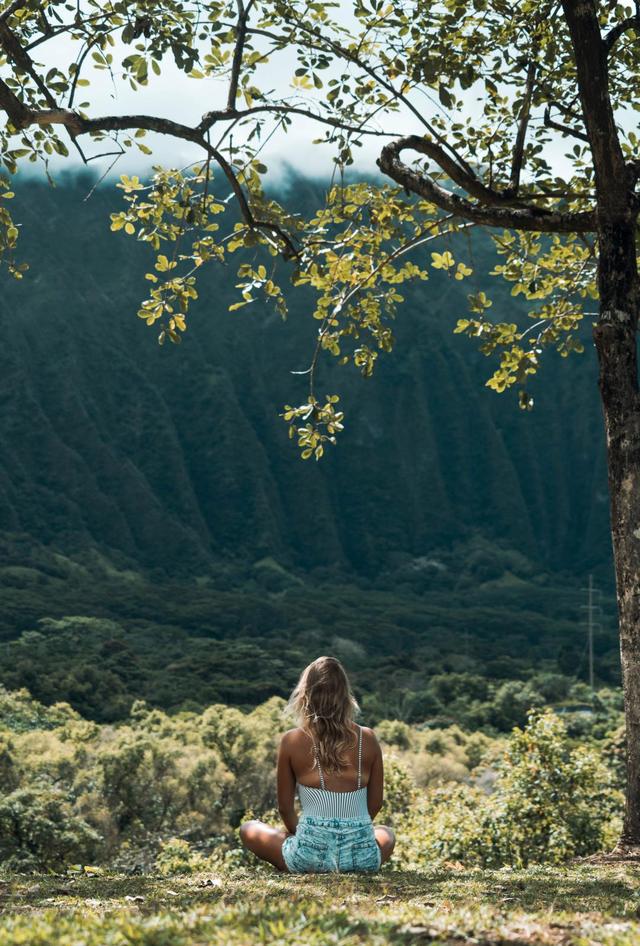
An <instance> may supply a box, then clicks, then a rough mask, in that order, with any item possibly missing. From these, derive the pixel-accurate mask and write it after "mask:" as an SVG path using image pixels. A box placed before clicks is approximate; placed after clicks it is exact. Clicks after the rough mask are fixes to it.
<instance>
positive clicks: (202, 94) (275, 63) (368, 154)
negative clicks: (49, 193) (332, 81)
mask: <svg viewBox="0 0 640 946" xmlns="http://www.w3.org/2000/svg"><path fill="white" fill-rule="evenodd" d="M78 50H79V44H77V43H75V42H73V41H71V40H69V39H68V38H66V37H61V38H57V39H55V40H53V41H50V42H48V43H46V44H44V45H43V46H41V47H39V49H38V50H36V52H37V54H38V55H37V57H36V58H38V59H40V60H41V61H42V62H43V65H44V69H45V70H46V69H48V68H50V67H51V66H52V65H58V66H60V67H61V68H64V70H65V71H66V70H67V69H68V64H69V63H70V62H72V61H73V60H74V59H75V58H76V55H77V53H78ZM111 51H112V52H113V53H114V60H115V62H116V63H117V62H118V60H119V58H121V56H122V53H121V47H116V48H115V49H113V50H111ZM45 57H46V58H45ZM296 64H297V63H296V59H295V56H294V55H293V54H292V53H288V52H286V51H284V52H279V53H278V54H277V56H275V57H274V58H273V60H272V62H271V63H269V64H268V65H267V66H265V67H263V69H262V72H261V73H260V76H259V81H258V84H259V85H260V86H261V87H262V88H263V89H270V88H275V89H277V90H278V93H279V94H284V95H287V94H289V95H292V96H293V95H295V90H294V89H293V88H292V87H291V86H290V82H291V78H292V76H293V72H294V69H295V68H296ZM83 75H86V77H87V78H89V79H90V81H91V86H90V87H89V88H87V89H80V90H78V91H79V93H82V94H79V95H78V97H77V102H81V101H82V100H83V99H88V100H90V103H91V105H90V108H89V109H88V111H89V114H90V115H91V116H92V117H93V116H99V115H103V114H119V115H125V114H130V113H138V114H139V113H144V114H147V115H159V116H162V117H166V118H172V119H174V120H176V121H180V122H183V123H185V124H197V123H198V121H199V120H200V118H201V117H202V115H203V113H204V112H206V111H208V110H210V109H213V108H221V107H223V106H224V104H225V100H226V92H227V85H226V82H223V81H221V80H216V79H201V80H194V79H189V78H188V77H187V76H186V75H185V74H184V73H183V72H181V71H180V70H179V69H177V68H176V66H175V65H174V64H173V61H172V59H171V57H170V56H168V57H167V58H166V59H165V61H164V63H163V64H162V75H161V76H159V77H156V76H155V75H151V76H150V78H149V85H148V86H143V87H140V88H139V89H138V91H137V92H134V91H133V90H132V89H131V87H130V86H129V83H128V82H123V81H118V82H117V85H116V86H114V83H113V82H112V80H111V78H110V76H109V74H108V73H107V72H106V71H98V70H95V69H90V70H88V71H87V72H86V73H83ZM326 75H327V73H325V76H326ZM84 93H86V94H84ZM419 104H420V107H421V108H424V109H425V111H426V114H427V116H428V115H429V114H433V111H434V109H435V108H437V107H438V106H437V103H435V104H431V103H430V102H428V101H426V99H423V98H422V97H421V98H420V99H419ZM465 105H466V109H467V111H468V113H469V114H471V115H473V114H474V112H477V104H476V101H475V98H474V94H473V93H467V95H466V98H465ZM389 121H390V122H391V121H393V127H391V128H389V129H388V130H392V131H394V132H396V131H397V132H398V134H407V133H416V132H417V133H420V131H421V129H420V128H419V127H417V126H416V120H415V119H414V118H412V117H411V116H405V117H404V118H403V117H398V118H393V119H389ZM322 135H323V128H322V126H321V125H320V124H318V123H315V122H312V121H310V120H305V119H302V118H301V119H298V118H295V120H294V123H293V125H292V126H291V129H290V130H289V131H288V132H287V133H286V134H284V133H282V132H279V133H276V134H275V135H274V137H273V138H272V139H271V140H270V141H269V143H268V145H267V147H266V148H265V150H264V151H263V153H262V154H261V160H262V161H263V162H264V163H266V164H267V165H268V167H269V172H270V174H269V176H270V179H271V180H272V181H274V182H277V181H278V180H280V179H282V175H283V173H286V169H287V167H292V168H295V169H296V170H297V171H298V172H302V173H303V174H305V175H308V176H310V177H316V178H319V179H320V180H323V179H326V180H327V181H328V180H329V179H330V177H331V175H332V173H333V169H334V165H333V162H332V154H333V150H332V148H331V147H329V146H327V145H313V144H312V141H313V139H314V138H318V137H322ZM81 140H82V139H81ZM212 140H213V138H212ZM82 142H83V148H84V149H85V151H86V153H87V156H91V155H97V154H99V153H101V152H103V151H105V150H115V149H114V148H113V146H111V147H105V143H96V142H91V141H90V140H89V139H88V138H86V139H84V140H82ZM144 143H145V144H146V145H147V146H148V147H151V148H152V149H153V155H152V156H145V155H143V154H142V153H141V152H139V151H138V149H137V148H132V149H130V150H128V151H127V152H126V153H125V154H124V155H122V157H120V158H119V159H118V160H117V162H116V164H115V165H114V167H113V169H112V171H111V174H110V176H112V177H117V176H119V175H120V174H133V173H137V174H140V175H141V176H142V175H143V174H144V172H145V171H147V170H148V169H150V167H151V165H152V164H162V165H164V166H168V167H184V166H186V165H188V164H190V163H192V162H193V163H195V162H197V161H198V160H200V159H201V156H202V152H201V151H200V150H199V149H198V148H197V147H196V146H194V145H189V144H188V143H187V142H184V141H181V140H178V139H173V138H168V137H166V136H162V135H154V134H151V133H148V134H147V137H146V138H145V139H144ZM381 143H382V142H381V139H379V138H373V137H370V138H365V139H364V146H363V147H362V148H360V149H358V150H357V156H358V157H357V168H358V171H362V172H363V173H366V174H370V173H374V172H375V171H376V165H375V160H376V158H377V156H378V154H379V151H380V147H381ZM571 143H572V142H569V144H568V143H567V139H563V138H562V137H561V136H558V138H557V140H556V141H555V143H554V145H553V146H552V147H551V148H550V149H549V151H548V154H547V157H548V159H549V160H551V161H552V162H553V165H554V168H555V169H556V170H557V171H558V172H562V171H565V170H566V169H567V161H566V159H564V158H563V155H564V153H565V152H566V151H567V150H568V147H569V146H570V144H571ZM112 161H113V157H107V158H101V159H100V160H96V161H92V162H91V164H90V167H91V169H92V170H93V172H94V173H95V174H96V175H102V174H103V173H104V172H105V171H106V170H107V168H108V167H109V165H110V164H111V162H112ZM80 164H81V160H80V157H79V155H78V154H77V152H76V151H75V149H73V148H72V149H70V159H68V160H63V159H59V158H55V159H52V162H51V167H52V170H53V172H54V176H55V172H56V171H57V170H58V169H61V168H62V167H70V166H73V167H79V166H80ZM23 166H24V165H23ZM24 167H25V169H27V168H28V169H29V170H32V169H33V165H27V166H24Z"/></svg>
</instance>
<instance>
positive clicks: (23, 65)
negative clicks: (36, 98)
mask: <svg viewBox="0 0 640 946" xmlns="http://www.w3.org/2000/svg"><path fill="white" fill-rule="evenodd" d="M0 46H2V48H3V49H4V51H5V52H6V54H7V56H8V57H9V59H10V60H11V61H12V62H13V63H14V64H15V65H16V66H17V67H18V69H22V71H23V72H26V73H27V75H29V76H31V78H32V79H33V81H34V82H35V84H36V86H37V88H38V89H39V90H40V92H41V94H42V96H43V97H44V100H45V102H46V103H47V105H48V106H49V108H55V107H56V104H57V103H56V100H55V98H54V97H53V95H52V94H51V92H50V91H49V89H48V88H47V86H46V85H45V83H44V82H43V81H42V79H41V78H40V76H39V75H38V73H37V72H36V70H35V66H34V65H33V61H32V59H31V56H30V55H29V54H28V53H27V52H25V50H24V49H23V48H22V46H21V45H20V43H19V42H18V40H17V39H16V37H15V36H14V35H13V33H12V32H11V30H10V29H9V27H8V26H7V24H6V22H5V20H4V19H2V18H0Z"/></svg>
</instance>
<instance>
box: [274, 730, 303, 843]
mask: <svg viewBox="0 0 640 946" xmlns="http://www.w3.org/2000/svg"><path fill="white" fill-rule="evenodd" d="M290 745H291V738H290V735H289V733H285V734H284V736H283V737H282V739H281V740H280V748H279V749H278V773H277V782H278V810H279V812H280V817H281V818H282V820H283V821H284V826H285V828H286V829H287V831H288V832H289V833H290V834H295V833H296V828H297V827H298V816H297V814H296V811H295V807H294V798H295V793H296V777H295V774H294V771H293V768H292V766H291V752H290Z"/></svg>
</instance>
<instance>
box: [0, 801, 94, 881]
mask: <svg viewBox="0 0 640 946" xmlns="http://www.w3.org/2000/svg"><path fill="white" fill-rule="evenodd" d="M99 843H100V836H99V835H98V833H97V832H96V831H94V830H93V829H92V828H91V827H90V826H89V825H88V824H87V823H86V821H83V820H82V818H79V817H78V816H77V815H75V814H74V811H73V805H72V802H71V800H70V799H69V798H67V797H66V796H65V795H64V794H63V793H62V792H60V791H56V790H55V789H53V788H21V789H17V790H16V791H14V792H11V793H10V794H9V795H7V796H6V797H5V798H3V799H2V800H1V801H0V861H2V862H3V863H4V865H5V867H7V868H9V869H14V870H49V869H52V870H57V869H60V868H61V867H64V865H65V864H67V863H69V862H70V861H80V862H82V863H86V862H87V861H89V862H91V861H92V860H94V859H95V854H96V851H97V849H98V846H99Z"/></svg>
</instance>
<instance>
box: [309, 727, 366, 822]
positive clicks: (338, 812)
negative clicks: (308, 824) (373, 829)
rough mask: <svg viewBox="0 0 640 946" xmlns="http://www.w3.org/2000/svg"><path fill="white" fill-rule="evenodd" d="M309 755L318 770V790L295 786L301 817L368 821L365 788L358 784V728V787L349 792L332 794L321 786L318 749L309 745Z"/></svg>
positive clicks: (359, 763)
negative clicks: (310, 753)
mask: <svg viewBox="0 0 640 946" xmlns="http://www.w3.org/2000/svg"><path fill="white" fill-rule="evenodd" d="M313 754H314V756H315V759H316V765H317V766H318V774H319V776H320V788H312V787H311V786H310V785H302V784H301V783H300V782H298V783H297V784H298V798H299V799H300V805H301V807H302V816H303V817H309V818H337V819H339V820H341V821H345V820H348V821H371V816H370V814H369V809H368V808H367V786H366V785H364V786H361V782H362V726H358V787H357V788H356V789H354V791H352V792H332V791H330V790H329V789H328V788H325V786H324V774H323V772H322V769H321V767H320V759H319V757H318V748H317V746H316V744H315V741H314V742H313Z"/></svg>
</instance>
